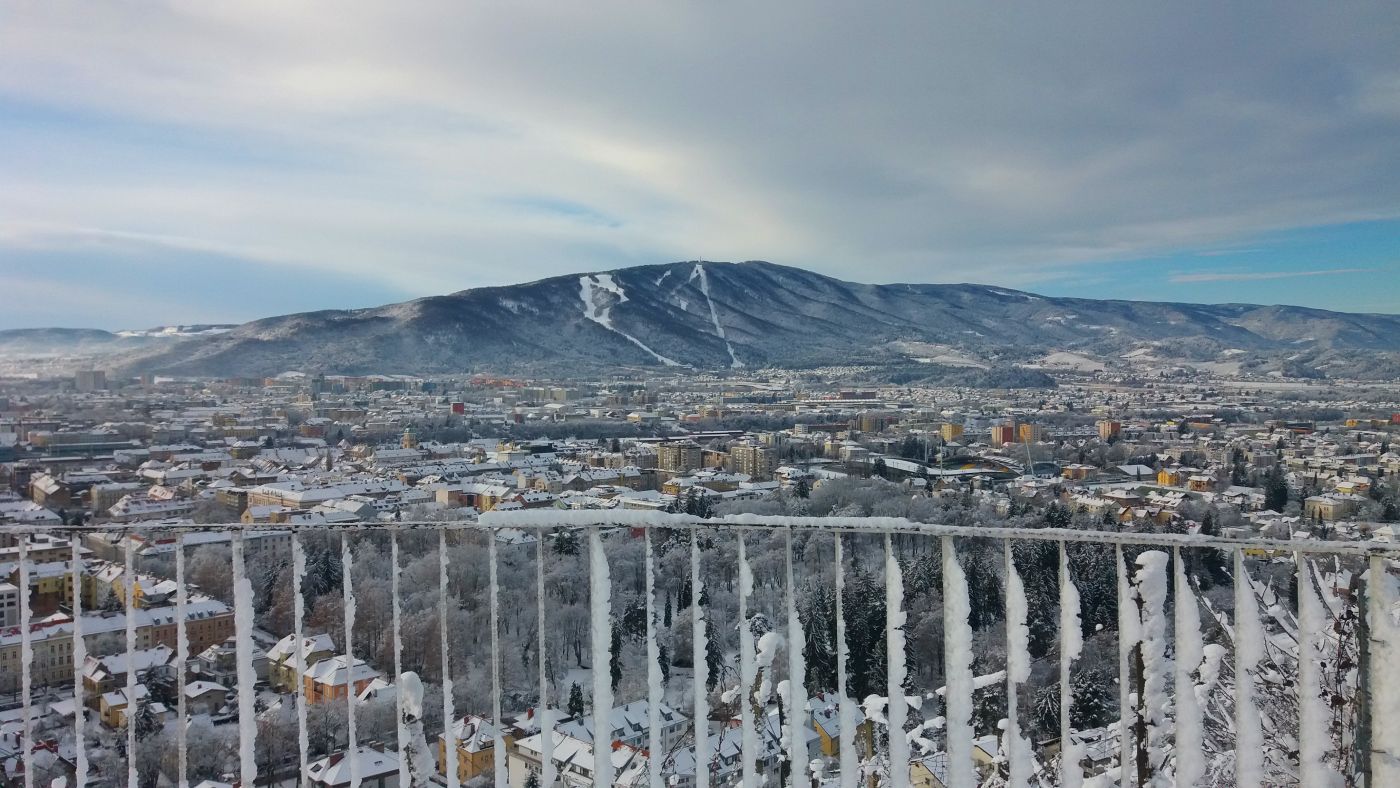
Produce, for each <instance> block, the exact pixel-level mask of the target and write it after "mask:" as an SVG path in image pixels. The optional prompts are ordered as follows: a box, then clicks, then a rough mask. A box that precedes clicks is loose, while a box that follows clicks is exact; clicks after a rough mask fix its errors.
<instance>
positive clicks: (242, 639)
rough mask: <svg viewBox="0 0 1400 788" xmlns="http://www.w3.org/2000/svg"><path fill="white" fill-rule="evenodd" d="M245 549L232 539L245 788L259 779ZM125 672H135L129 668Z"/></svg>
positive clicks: (241, 768) (240, 744)
mask: <svg viewBox="0 0 1400 788" xmlns="http://www.w3.org/2000/svg"><path fill="white" fill-rule="evenodd" d="M246 554H247V545H246V544H245V543H244V538H243V533H242V532H241V531H240V532H238V533H235V534H234V535H233V628H234V635H235V637H234V654H235V658H236V660H237V671H238V763H239V773H240V776H241V778H242V782H243V784H244V785H254V784H255V783H256V781H257V778H258V764H257V759H256V753H257V738H258V718H257V708H256V706H255V701H256V699H257V689H256V684H257V681H258V677H257V673H256V672H255V671H254V669H253V646H254V643H253V583H252V581H250V580H249V579H248V566H247V563H246V561H245V558H246ZM127 670H130V671H132V672H133V673H134V672H135V671H134V669H133V668H132V667H131V666H130V665H128V666H127Z"/></svg>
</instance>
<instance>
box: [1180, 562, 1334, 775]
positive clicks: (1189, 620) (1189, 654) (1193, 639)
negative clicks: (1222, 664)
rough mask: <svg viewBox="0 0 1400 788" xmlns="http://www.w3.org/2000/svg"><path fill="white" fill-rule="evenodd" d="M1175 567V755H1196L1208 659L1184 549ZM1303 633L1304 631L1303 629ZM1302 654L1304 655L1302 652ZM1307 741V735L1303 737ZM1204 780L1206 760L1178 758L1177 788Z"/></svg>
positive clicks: (1202, 722) (1301, 666) (1199, 748)
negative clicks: (1200, 687)
mask: <svg viewBox="0 0 1400 788" xmlns="http://www.w3.org/2000/svg"><path fill="white" fill-rule="evenodd" d="M1172 564H1173V565H1174V567H1175V575H1174V576H1173V583H1174V585H1175V590H1176V598H1175V600H1174V602H1175V615H1176V619H1175V625H1174V627H1173V630H1174V632H1175V638H1176V640H1175V644H1176V645H1175V649H1174V654H1175V660H1174V669H1175V676H1174V690H1175V692H1176V698H1175V702H1176V743H1175V746H1176V751H1177V752H1178V753H1181V752H1187V753H1196V752H1201V751H1202V739H1203V735H1204V733H1203V726H1204V725H1205V720H1204V718H1203V715H1202V712H1201V703H1200V699H1198V698H1197V697H1196V681H1197V676H1198V675H1199V671H1200V668H1201V664H1202V661H1203V660H1204V659H1205V646H1204V641H1202V639H1201V612H1200V610H1199V609H1197V607H1196V605H1197V602H1196V594H1195V592H1194V591H1193V590H1192V588H1191V582H1190V580H1189V579H1188V578H1187V576H1186V565H1185V564H1184V563H1183V562H1182V560H1181V548H1179V547H1176V548H1172ZM1300 630H1301V627H1300ZM1299 653H1300V654H1302V653H1303V652H1301V651H1300V652H1299ZM1305 665H1307V666H1308V667H1310V668H1311V669H1313V670H1316V668H1317V665H1316V663H1312V662H1311V661H1310V660H1307V659H1306V658H1305V659H1304V660H1302V661H1300V662H1299V670H1300V673H1301V671H1302V670H1303V669H1304V666H1305ZM1304 736H1305V738H1306V734H1304ZM1204 778H1205V759H1204V758H1196V757H1190V758H1177V759H1176V782H1177V785H1184V786H1192V785H1197V784H1198V783H1199V782H1200V781H1201V780H1202V779H1204Z"/></svg>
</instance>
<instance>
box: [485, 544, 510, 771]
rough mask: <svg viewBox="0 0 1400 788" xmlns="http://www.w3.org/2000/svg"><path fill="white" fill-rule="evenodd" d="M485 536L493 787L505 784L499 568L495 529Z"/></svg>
mask: <svg viewBox="0 0 1400 788" xmlns="http://www.w3.org/2000/svg"><path fill="white" fill-rule="evenodd" d="M487 537H488V538H487V540H486V556H487V558H486V563H487V571H488V572H489V574H490V582H491V611H490V615H491V720H492V731H493V732H492V736H491V759H492V764H493V765H494V771H495V776H496V780H495V785H496V788H506V741H505V737H504V732H503V725H502V723H501V584H500V581H499V580H498V579H497V577H498V574H497V573H498V572H499V571H500V569H499V557H498V555H497V548H496V533H495V532H494V531H491V532H489V533H488V534H487Z"/></svg>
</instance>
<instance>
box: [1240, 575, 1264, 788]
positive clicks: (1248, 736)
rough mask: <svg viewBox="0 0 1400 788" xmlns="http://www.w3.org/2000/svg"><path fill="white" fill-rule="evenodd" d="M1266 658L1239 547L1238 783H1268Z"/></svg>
mask: <svg viewBox="0 0 1400 788" xmlns="http://www.w3.org/2000/svg"><path fill="white" fill-rule="evenodd" d="M1263 658H1264V629H1263V627H1262V626H1261V625H1260V623H1259V607H1258V604H1257V602H1256V601H1255V598H1254V586H1253V583H1252V582H1251V580H1250V579H1249V570H1248V569H1247V568H1246V567H1245V563H1244V551H1243V550H1241V549H1239V548H1236V549H1235V784H1236V785H1237V786H1239V788H1252V787H1253V786H1258V785H1262V784H1263V783H1264V729H1263V720H1262V719H1261V717H1260V714H1259V706H1258V705H1257V704H1256V702H1255V700H1254V694H1255V693H1254V674H1255V672H1256V671H1257V670H1258V669H1259V663H1260V662H1261V661H1262V660H1263Z"/></svg>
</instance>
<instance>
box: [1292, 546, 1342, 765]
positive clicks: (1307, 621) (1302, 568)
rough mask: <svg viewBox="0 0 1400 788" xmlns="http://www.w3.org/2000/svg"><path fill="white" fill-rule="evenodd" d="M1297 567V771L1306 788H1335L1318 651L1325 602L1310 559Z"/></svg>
mask: <svg viewBox="0 0 1400 788" xmlns="http://www.w3.org/2000/svg"><path fill="white" fill-rule="evenodd" d="M1295 560H1296V561H1297V564H1298V569H1297V571H1298V771H1299V775H1298V776H1299V777H1300V778H1301V779H1302V783H1303V785H1308V786H1313V785H1316V786H1318V787H1319V788H1332V786H1340V785H1342V784H1343V782H1344V781H1343V780H1342V775H1341V774H1340V773H1338V772H1337V770H1336V769H1335V768H1333V766H1332V765H1331V764H1330V763H1328V762H1327V751H1328V749H1329V747H1328V745H1329V743H1330V739H1331V736H1330V734H1329V733H1328V726H1329V724H1330V722H1331V717H1332V710H1331V704H1330V703H1329V702H1328V698H1329V697H1330V693H1324V692H1323V690H1322V669H1321V667H1320V665H1319V663H1320V662H1321V661H1322V660H1324V659H1326V656H1325V655H1324V654H1323V653H1322V652H1321V650H1320V649H1318V647H1317V645H1318V643H1317V640H1318V635H1320V634H1323V633H1325V632H1326V631H1327V617H1326V614H1325V612H1324V610H1323V607H1322V600H1321V599H1319V598H1318V596H1317V589H1316V588H1315V587H1314V586H1313V574H1312V571H1311V570H1310V569H1309V567H1308V561H1307V558H1306V557H1305V556H1304V554H1303V553H1297V554H1296V555H1295Z"/></svg>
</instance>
